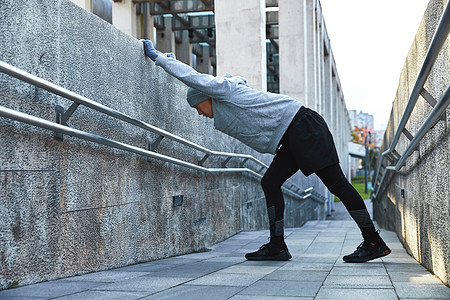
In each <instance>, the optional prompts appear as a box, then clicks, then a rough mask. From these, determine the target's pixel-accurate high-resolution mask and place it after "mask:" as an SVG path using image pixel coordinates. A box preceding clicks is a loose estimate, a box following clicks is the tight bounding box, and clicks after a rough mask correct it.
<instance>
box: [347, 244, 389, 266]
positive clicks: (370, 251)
mask: <svg viewBox="0 0 450 300" xmlns="http://www.w3.org/2000/svg"><path fill="white" fill-rule="evenodd" d="M389 253H391V249H389V248H388V246H386V244H385V243H384V242H383V240H380V241H378V242H376V243H371V242H366V241H363V242H362V243H361V244H360V245H359V246H358V247H357V248H356V250H355V252H353V253H352V254H349V255H346V256H344V257H343V258H344V261H345V262H349V263H363V262H366V261H369V260H372V259H375V258H379V257H383V256H386V255H388V254H389Z"/></svg>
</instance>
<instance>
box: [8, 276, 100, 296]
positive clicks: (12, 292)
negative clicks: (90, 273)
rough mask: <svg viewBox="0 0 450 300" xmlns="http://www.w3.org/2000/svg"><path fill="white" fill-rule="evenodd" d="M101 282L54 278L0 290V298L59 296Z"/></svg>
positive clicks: (92, 286)
mask: <svg viewBox="0 0 450 300" xmlns="http://www.w3.org/2000/svg"><path fill="white" fill-rule="evenodd" d="M103 284H104V283H103V282H77V281H62V280H54V281H49V282H44V283H38V284H33V285H28V286H24V287H19V288H15V289H9V290H3V291H0V299H6V297H10V296H15V297H23V298H25V297H42V298H46V297H47V298H50V297H61V296H65V295H70V294H73V293H77V292H81V291H85V290H89V289H91V288H95V287H98V286H101V285H103Z"/></svg>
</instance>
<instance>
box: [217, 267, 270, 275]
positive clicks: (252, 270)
mask: <svg viewBox="0 0 450 300" xmlns="http://www.w3.org/2000/svg"><path fill="white" fill-rule="evenodd" d="M278 268H279V266H251V265H242V264H241V265H236V266H231V267H228V268H225V269H222V270H220V271H217V272H216V274H221V273H232V274H262V275H266V274H269V273H272V272H273V271H275V270H276V269H278Z"/></svg>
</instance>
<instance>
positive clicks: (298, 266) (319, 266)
mask: <svg viewBox="0 0 450 300" xmlns="http://www.w3.org/2000/svg"><path fill="white" fill-rule="evenodd" d="M331 268H333V264H332V263H297V262H293V263H290V264H286V265H285V266H283V267H281V268H280V269H278V270H280V271H330V270H331Z"/></svg>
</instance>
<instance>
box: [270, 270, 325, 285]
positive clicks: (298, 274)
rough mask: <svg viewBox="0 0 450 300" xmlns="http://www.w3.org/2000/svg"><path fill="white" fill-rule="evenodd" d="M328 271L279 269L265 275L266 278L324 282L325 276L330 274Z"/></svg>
mask: <svg viewBox="0 0 450 300" xmlns="http://www.w3.org/2000/svg"><path fill="white" fill-rule="evenodd" d="M328 274H329V272H328V271H308V270H298V271H295V270H277V271H274V272H272V273H270V274H268V275H267V276H265V277H264V278H263V279H264V280H285V281H289V280H291V281H301V282H310V281H319V282H323V281H324V280H325V278H326V277H327V276H328Z"/></svg>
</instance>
